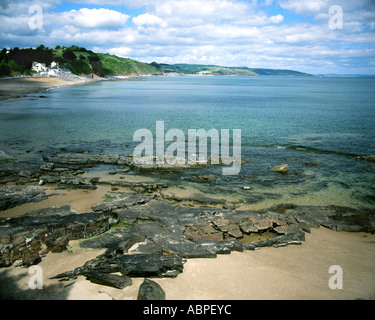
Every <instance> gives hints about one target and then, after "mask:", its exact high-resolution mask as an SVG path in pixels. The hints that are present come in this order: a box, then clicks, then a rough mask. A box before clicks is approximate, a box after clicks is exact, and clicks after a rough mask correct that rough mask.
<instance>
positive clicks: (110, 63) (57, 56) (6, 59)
mask: <svg viewBox="0 0 375 320" xmlns="http://www.w3.org/2000/svg"><path fill="white" fill-rule="evenodd" d="M34 62H37V63H39V64H44V65H45V67H46V68H48V67H49V66H51V67H52V68H53V67H55V66H56V65H57V66H59V68H61V70H66V71H67V72H71V73H72V74H73V75H78V76H86V77H96V76H97V77H111V76H139V75H241V76H258V75H286V76H311V75H310V74H307V73H303V72H299V71H294V70H281V69H264V68H248V67H223V66H217V65H203V64H173V65H171V64H159V63H157V62H152V63H144V62H140V61H137V60H133V59H129V58H122V57H118V56H116V55H111V54H108V53H105V54H104V53H95V52H93V51H91V50H88V49H86V48H83V47H79V46H76V45H73V46H70V47H65V46H60V45H57V46H56V47H54V48H48V47H45V46H44V45H40V46H39V47H37V48H24V49H20V48H18V47H15V48H12V49H7V48H4V49H2V51H0V77H17V76H32V75H37V74H39V73H40V72H41V70H40V68H39V69H35V68H33V63H34ZM34 66H35V64H34Z"/></svg>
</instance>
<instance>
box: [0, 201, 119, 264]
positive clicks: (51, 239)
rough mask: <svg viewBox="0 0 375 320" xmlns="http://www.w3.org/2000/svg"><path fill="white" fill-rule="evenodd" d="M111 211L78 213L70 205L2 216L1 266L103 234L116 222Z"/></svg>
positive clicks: (32, 259) (28, 261)
mask: <svg viewBox="0 0 375 320" xmlns="http://www.w3.org/2000/svg"><path fill="white" fill-rule="evenodd" d="M117 221H118V220H117V218H116V215H114V214H112V213H108V214H104V213H86V214H77V213H76V212H75V211H73V210H71V208H70V206H64V207H52V208H47V209H41V210H36V211H34V212H30V213H28V214H25V215H23V216H19V217H15V218H6V219H4V218H0V267H6V266H10V265H11V264H13V263H14V262H15V261H16V260H20V261H21V263H22V264H23V265H31V264H34V263H36V262H39V261H40V257H41V255H43V254H46V253H47V252H50V251H51V252H61V251H63V250H65V249H66V246H67V244H68V242H69V241H70V240H79V239H85V238H89V237H93V236H96V235H99V234H102V233H104V232H106V231H108V230H109V228H110V226H111V224H112V223H117Z"/></svg>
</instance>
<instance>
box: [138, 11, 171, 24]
mask: <svg viewBox="0 0 375 320" xmlns="http://www.w3.org/2000/svg"><path fill="white" fill-rule="evenodd" d="M133 23H134V24H135V25H136V26H145V25H147V26H155V25H156V26H161V27H166V26H167V23H166V22H165V21H164V20H163V19H162V18H160V17H158V16H156V15H153V14H150V13H145V14H141V15H139V16H137V17H134V18H133Z"/></svg>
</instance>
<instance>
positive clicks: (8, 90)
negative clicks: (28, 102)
mask: <svg viewBox="0 0 375 320" xmlns="http://www.w3.org/2000/svg"><path fill="white" fill-rule="evenodd" d="M90 80H91V79H84V78H82V79H78V77H77V79H74V80H73V79H70V78H64V77H43V78H32V77H29V78H26V77H25V78H14V79H1V80H0V101H1V100H6V99H14V98H20V97H23V96H26V95H28V94H30V93H38V92H42V91H44V90H46V89H49V88H57V87H63V86H70V85H74V84H79V83H85V82H87V81H90Z"/></svg>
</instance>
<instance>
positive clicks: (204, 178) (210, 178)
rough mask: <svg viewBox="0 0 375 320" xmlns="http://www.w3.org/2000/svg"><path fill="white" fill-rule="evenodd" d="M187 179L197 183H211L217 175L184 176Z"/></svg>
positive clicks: (215, 179)
mask: <svg viewBox="0 0 375 320" xmlns="http://www.w3.org/2000/svg"><path fill="white" fill-rule="evenodd" d="M184 179H185V180H187V181H192V182H199V183H212V182H215V181H217V177H214V176H192V177H185V178H184Z"/></svg>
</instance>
